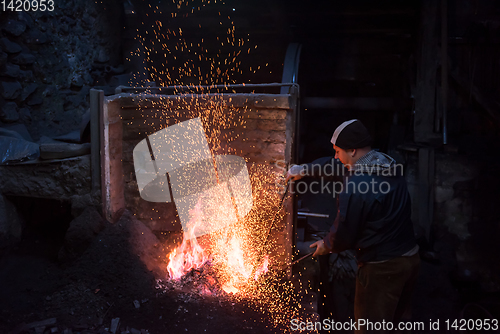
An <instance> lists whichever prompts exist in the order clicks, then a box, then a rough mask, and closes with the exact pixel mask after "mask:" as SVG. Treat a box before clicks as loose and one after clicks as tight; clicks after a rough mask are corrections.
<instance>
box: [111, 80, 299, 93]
mask: <svg viewBox="0 0 500 334" xmlns="http://www.w3.org/2000/svg"><path fill="white" fill-rule="evenodd" d="M283 86H293V87H297V88H298V86H299V85H298V84H296V83H292V82H284V83H265V84H229V85H211V86H165V87H124V86H119V87H118V88H117V89H119V90H120V91H121V92H127V91H137V92H144V91H153V90H156V91H160V92H161V91H164V90H165V91H170V90H199V89H230V88H265V87H283Z"/></svg>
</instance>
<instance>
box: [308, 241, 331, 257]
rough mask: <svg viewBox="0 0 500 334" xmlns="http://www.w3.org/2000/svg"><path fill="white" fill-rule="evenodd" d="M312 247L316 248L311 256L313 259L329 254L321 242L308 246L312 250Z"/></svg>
mask: <svg viewBox="0 0 500 334" xmlns="http://www.w3.org/2000/svg"><path fill="white" fill-rule="evenodd" d="M314 247H316V251H314V254H313V255H312V256H313V257H316V256H318V255H325V254H328V253H330V250H329V249H328V248H326V246H325V242H324V241H323V240H319V241H316V242H315V243H313V244H312V245H310V246H309V248H314Z"/></svg>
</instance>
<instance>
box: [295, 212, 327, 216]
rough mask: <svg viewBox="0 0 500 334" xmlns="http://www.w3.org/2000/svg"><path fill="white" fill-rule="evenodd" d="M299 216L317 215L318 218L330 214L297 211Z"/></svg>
mask: <svg viewBox="0 0 500 334" xmlns="http://www.w3.org/2000/svg"><path fill="white" fill-rule="evenodd" d="M297 214H298V215H299V216H304V217H318V218H330V215H325V214H323V213H310V212H301V211H299V212H297Z"/></svg>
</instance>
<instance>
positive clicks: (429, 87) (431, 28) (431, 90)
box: [414, 0, 439, 143]
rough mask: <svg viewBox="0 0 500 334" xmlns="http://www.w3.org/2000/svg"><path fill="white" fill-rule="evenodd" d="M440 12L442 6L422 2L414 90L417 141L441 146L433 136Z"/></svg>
mask: <svg viewBox="0 0 500 334" xmlns="http://www.w3.org/2000/svg"><path fill="white" fill-rule="evenodd" d="M438 9H439V2H437V1H434V0H422V12H421V17H422V20H421V22H420V27H421V29H420V31H421V35H420V36H419V37H420V42H419V46H420V47H419V50H420V54H419V55H417V57H416V59H417V82H416V90H415V122H414V133H415V135H414V140H415V142H420V143H430V142H438V141H439V135H438V134H437V133H435V132H434V115H435V112H436V75H437V68H438V60H437V59H436V58H437V57H436V55H437V54H438V53H439V49H438V42H439V36H438V33H437V32H438V31H439V30H438V24H437V22H438Z"/></svg>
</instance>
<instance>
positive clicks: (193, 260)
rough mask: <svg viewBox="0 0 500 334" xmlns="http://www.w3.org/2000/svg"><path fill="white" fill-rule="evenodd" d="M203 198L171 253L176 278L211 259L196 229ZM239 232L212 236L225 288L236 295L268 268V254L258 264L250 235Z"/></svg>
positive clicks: (172, 270)
mask: <svg viewBox="0 0 500 334" xmlns="http://www.w3.org/2000/svg"><path fill="white" fill-rule="evenodd" d="M201 203H202V202H201V198H200V199H199V200H198V203H197V204H196V206H195V207H194V208H193V210H191V212H190V213H191V220H190V223H189V224H188V226H192V227H191V228H189V229H188V230H187V231H186V232H184V235H183V240H182V244H181V245H180V246H179V247H177V248H175V249H174V250H173V251H172V253H170V255H169V264H168V266H167V270H168V273H169V276H170V278H171V279H173V280H179V279H180V278H181V277H182V276H183V275H185V274H186V273H188V272H189V271H190V270H191V269H199V268H200V267H201V266H202V265H203V264H205V262H207V260H208V256H207V255H206V251H205V249H204V248H203V247H201V245H200V244H199V243H198V241H197V239H196V237H195V230H196V228H197V227H198V226H199V224H200V221H201V215H202V213H201ZM234 228H235V229H236V231H237V232H239V233H235V232H234V231H232V230H226V231H224V233H220V234H216V235H215V236H213V238H214V239H215V247H213V249H212V251H213V252H215V254H212V255H213V261H214V264H215V266H216V267H217V268H218V271H219V275H220V277H221V278H222V279H221V281H222V282H223V284H222V287H221V288H222V290H224V291H225V292H226V293H232V294H237V293H239V292H241V291H242V290H244V288H245V287H246V286H248V285H249V284H250V283H251V278H252V273H253V279H254V280H255V281H256V280H257V279H258V278H259V277H260V276H261V275H262V274H264V273H266V272H267V271H268V265H269V256H268V255H266V256H265V257H264V259H263V261H262V263H261V264H260V265H259V266H258V267H256V266H255V262H256V258H255V256H251V255H252V254H251V252H250V247H249V246H248V245H245V240H248V237H247V236H246V235H245V234H244V233H241V232H242V231H239V230H238V228H237V227H234Z"/></svg>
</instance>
